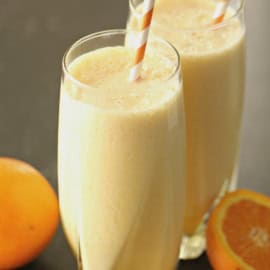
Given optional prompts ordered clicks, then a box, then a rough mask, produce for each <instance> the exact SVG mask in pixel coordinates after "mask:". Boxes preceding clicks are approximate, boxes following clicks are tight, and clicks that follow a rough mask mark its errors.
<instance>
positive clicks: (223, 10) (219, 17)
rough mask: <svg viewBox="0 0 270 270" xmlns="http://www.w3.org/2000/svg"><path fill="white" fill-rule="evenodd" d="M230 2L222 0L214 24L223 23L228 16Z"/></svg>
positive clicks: (214, 17) (216, 10) (217, 8)
mask: <svg viewBox="0 0 270 270" xmlns="http://www.w3.org/2000/svg"><path fill="white" fill-rule="evenodd" d="M229 2H230V1H229V0H221V1H220V2H219V3H218V4H217V7H216V9H215V12H214V16H213V23H214V24H217V23H220V22H222V21H223V19H224V16H225V14H226V10H227V8H228V5H229Z"/></svg>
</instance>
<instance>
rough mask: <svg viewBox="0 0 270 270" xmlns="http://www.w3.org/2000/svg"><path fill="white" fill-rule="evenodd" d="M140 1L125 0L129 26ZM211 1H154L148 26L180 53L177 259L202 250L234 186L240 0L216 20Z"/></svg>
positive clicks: (241, 68)
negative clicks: (182, 200) (182, 156)
mask: <svg viewBox="0 0 270 270" xmlns="http://www.w3.org/2000/svg"><path fill="white" fill-rule="evenodd" d="M142 2H143V1H142V0H130V1H129V5H130V15H129V19H128V23H127V28H128V29H132V30H136V29H137V27H138V25H139V19H140V11H141V4H142ZM217 2H218V1H215V0H192V1H191V0H166V1H165V0H159V1H156V5H155V9H154V14H153V20H152V25H151V31H152V33H154V34H156V35H159V36H161V37H163V38H165V39H167V40H169V41H170V42H172V44H174V46H175V47H176V48H177V50H178V51H179V53H180V55H181V65H182V71H183V89H184V100H185V113H186V132H187V152H186V166H187V167H186V173H187V197H186V198H187V201H186V214H185V226H184V227H185V228H184V232H185V236H184V238H183V242H182V248H181V254H180V258H182V259H190V258H196V257H198V256H199V255H200V254H201V253H202V252H203V251H204V249H205V235H204V233H205V224H206V222H207V217H208V214H209V211H210V209H211V208H212V207H213V206H214V205H215V203H217V202H218V200H219V199H220V198H221V197H222V196H223V195H224V194H225V193H226V192H227V191H229V190H232V189H235V187H236V185H237V168H238V156H239V139H240V126H241V116H242V107H243V96H244V77H245V23H244V1H243V0H232V1H230V6H229V8H228V9H227V13H226V17H225V19H224V21H223V22H221V23H219V24H216V25H214V24H213V23H212V22H211V18H212V16H213V14H214V10H215V7H216V4H217ZM207 12H208V13H207ZM198 24H199V25H198Z"/></svg>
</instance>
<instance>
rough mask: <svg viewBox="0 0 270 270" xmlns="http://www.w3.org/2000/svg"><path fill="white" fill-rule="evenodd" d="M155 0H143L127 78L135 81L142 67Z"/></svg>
mask: <svg viewBox="0 0 270 270" xmlns="http://www.w3.org/2000/svg"><path fill="white" fill-rule="evenodd" d="M154 4H155V0H144V4H143V12H142V15H141V18H140V20H141V23H140V28H139V32H138V34H137V38H136V45H135V48H136V55H135V59H134V65H133V67H132V68H131V70H130V74H129V80H131V81H135V80H137V79H138V78H139V76H140V71H141V68H142V62H143V58H144V54H145V49H146V45H147V39H148V35H149V27H150V24H151V20H152V15H153V10H154Z"/></svg>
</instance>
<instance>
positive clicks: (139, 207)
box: [59, 46, 185, 270]
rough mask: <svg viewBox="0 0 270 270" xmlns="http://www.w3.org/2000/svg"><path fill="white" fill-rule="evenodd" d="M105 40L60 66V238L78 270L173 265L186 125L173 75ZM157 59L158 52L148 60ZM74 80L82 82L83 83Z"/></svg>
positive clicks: (164, 62) (166, 66)
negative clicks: (135, 69) (136, 69)
mask: <svg viewBox="0 0 270 270" xmlns="http://www.w3.org/2000/svg"><path fill="white" fill-rule="evenodd" d="M148 55H149V56H148V57H146V59H145V61H144V67H143V70H142V73H141V79H140V80H139V81H137V82H129V81H128V76H129V70H130V67H131V64H132V61H133V58H134V51H133V50H132V49H127V48H125V47H121V46H119V47H106V48H102V49H98V50H95V51H92V52H89V53H87V54H84V55H82V56H80V57H78V58H77V59H75V60H74V61H73V62H72V63H71V65H70V67H69V69H70V73H71V74H72V76H73V77H74V78H76V79H77V80H79V81H80V82H82V83H83V84H86V85H87V89H81V88H80V86H78V87H74V84H72V83H70V82H69V81H67V82H63V85H62V89H61V102H60V120H59V192H60V206H61V213H62V219H63V224H64V228H65V232H66V235H67V237H68V239H69V241H70V243H71V246H72V247H73V249H74V251H75V252H77V247H78V246H79V245H80V250H81V256H82V263H83V269H84V270H92V269H95V270H108V269H111V270H127V269H129V270H138V269H147V270H173V269H174V268H175V265H176V263H177V260H178V254H179V245H180V240H181V236H182V233H183V229H181V228H182V225H183V216H184V194H185V177H184V175H185V130H184V115H183V96H182V88H181V84H180V82H179V80H178V75H177V76H176V77H175V78H171V79H168V77H169V75H170V74H171V73H172V72H173V70H172V67H173V65H172V63H171V62H170V61H168V59H165V58H164V59H160V57H159V58H157V57H156V56H155V55H151V52H149V54H148ZM157 59H159V60H158V61H157ZM82 87H83V86H82Z"/></svg>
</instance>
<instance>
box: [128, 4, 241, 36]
mask: <svg viewBox="0 0 270 270" xmlns="http://www.w3.org/2000/svg"><path fill="white" fill-rule="evenodd" d="M134 1H135V0H129V1H128V2H129V8H130V10H131V12H132V13H133V14H136V16H139V15H140V14H139V13H138V12H137V10H136V5H135V3H134ZM239 1H240V5H239V7H238V8H237V9H236V10H235V13H234V14H233V15H232V16H231V17H229V18H228V19H226V20H224V21H222V22H219V23H217V24H213V25H211V24H210V25H203V26H201V27H191V28H188V27H187V28H181V27H179V28H177V29H178V30H179V31H186V32H189V31H208V30H215V29H218V28H222V27H225V26H226V25H228V24H230V22H231V21H232V20H233V19H234V18H237V17H238V16H239V15H240V13H241V12H242V11H243V10H244V8H245V3H246V0H239ZM154 12H155V11H154ZM152 23H153V24H155V22H153V21H152Z"/></svg>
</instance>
